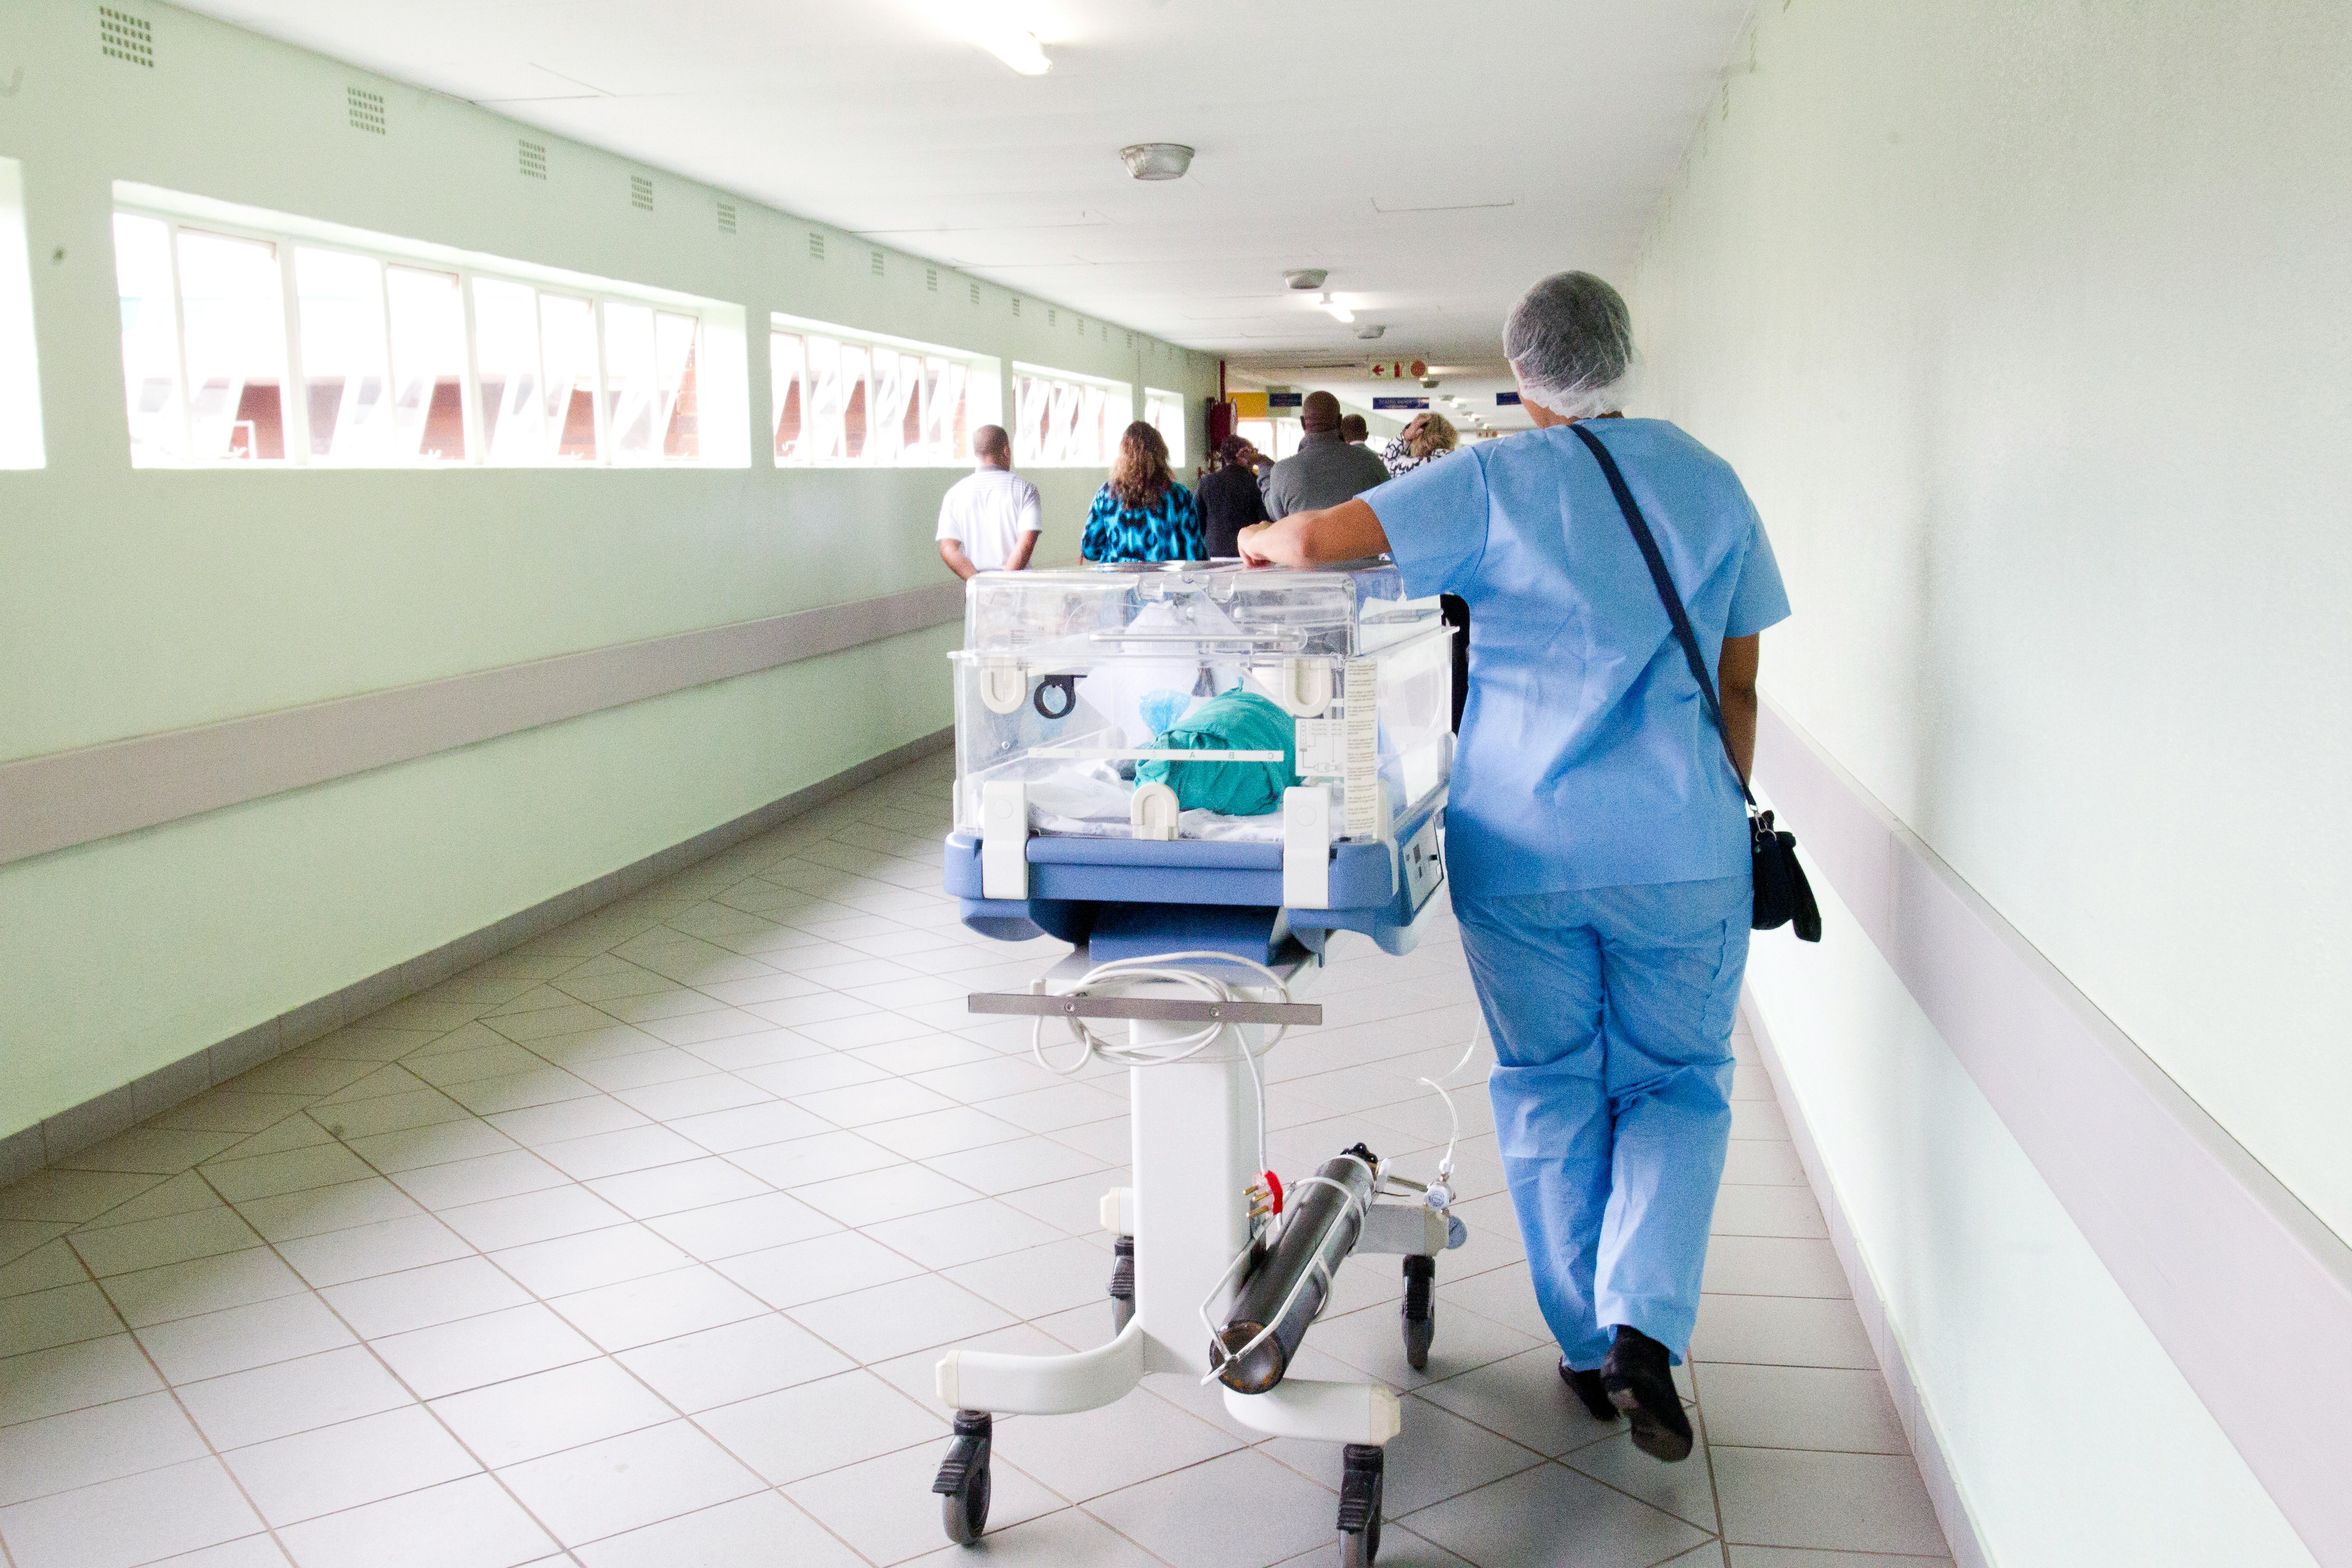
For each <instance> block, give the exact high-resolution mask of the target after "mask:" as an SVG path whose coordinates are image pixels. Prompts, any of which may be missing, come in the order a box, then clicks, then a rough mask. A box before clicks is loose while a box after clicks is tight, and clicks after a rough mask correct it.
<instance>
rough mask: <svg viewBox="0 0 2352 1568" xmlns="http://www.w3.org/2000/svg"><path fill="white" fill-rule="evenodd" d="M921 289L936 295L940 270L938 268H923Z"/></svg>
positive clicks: (938, 287) (938, 288) (938, 289)
mask: <svg viewBox="0 0 2352 1568" xmlns="http://www.w3.org/2000/svg"><path fill="white" fill-rule="evenodd" d="M923 288H924V289H925V290H926V291H927V292H929V293H932V294H936V293H938V292H939V291H940V269H939V268H936V267H926V268H923Z"/></svg>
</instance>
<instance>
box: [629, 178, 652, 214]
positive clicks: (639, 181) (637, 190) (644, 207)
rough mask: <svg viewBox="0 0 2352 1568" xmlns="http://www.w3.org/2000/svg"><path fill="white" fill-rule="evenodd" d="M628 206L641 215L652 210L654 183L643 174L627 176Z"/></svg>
mask: <svg viewBox="0 0 2352 1568" xmlns="http://www.w3.org/2000/svg"><path fill="white" fill-rule="evenodd" d="M629 205H631V206H633V207H635V208H636V209H637V210H638V211H639V212H641V213H649V212H651V211H653V210H654V183H653V182H652V181H651V180H649V179H647V178H646V176H644V175H643V174H631V175H630V176H629Z"/></svg>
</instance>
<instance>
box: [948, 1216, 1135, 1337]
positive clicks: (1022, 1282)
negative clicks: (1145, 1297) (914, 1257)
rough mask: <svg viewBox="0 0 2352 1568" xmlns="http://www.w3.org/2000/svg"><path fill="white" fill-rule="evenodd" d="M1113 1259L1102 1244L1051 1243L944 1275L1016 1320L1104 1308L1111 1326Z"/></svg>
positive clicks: (1094, 1241)
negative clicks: (1090, 1306) (1084, 1308)
mask: <svg viewBox="0 0 2352 1568" xmlns="http://www.w3.org/2000/svg"><path fill="white" fill-rule="evenodd" d="M1111 1263H1112V1258H1111V1255H1110V1253H1109V1251H1108V1249H1107V1248H1106V1247H1104V1246H1103V1245H1102V1242H1101V1240H1100V1239H1099V1238H1096V1237H1088V1238H1086V1239H1083V1240H1081V1239H1078V1238H1076V1237H1072V1238H1070V1239H1068V1240H1066V1241H1055V1242H1050V1243H1048V1244H1046V1245H1045V1246H1043V1247H1025V1248H1024V1249H1022V1250H1020V1251H1018V1252H1006V1253H1001V1254H999V1255H997V1256H996V1257H993V1258H982V1259H981V1260H979V1261H978V1262H974V1263H965V1264H961V1265H958V1266H956V1267H954V1268H945V1269H942V1270H940V1272H941V1273H942V1274H944V1275H945V1276H946V1278H948V1279H951V1280H953V1281H954V1282H955V1283H957V1284H959V1285H961V1286H962V1287H963V1288H964V1289H967V1290H969V1291H971V1293H972V1294H973V1295H975V1296H978V1297H980V1298H982V1300H987V1301H992V1302H993V1303H995V1304H996V1305H997V1306H1000V1307H1002V1308H1003V1309H1004V1310H1006V1311H1008V1312H1011V1313H1012V1314H1013V1316H1014V1317H1016V1318H1042V1317H1045V1316H1048V1315H1049V1314H1052V1313H1055V1312H1062V1311H1067V1310H1070V1309H1072V1308H1076V1307H1082V1306H1087V1305H1088V1304H1099V1305H1100V1307H1101V1310H1102V1312H1103V1315H1104V1321H1106V1322H1107V1321H1109V1311H1110V1303H1109V1289H1110V1270H1111Z"/></svg>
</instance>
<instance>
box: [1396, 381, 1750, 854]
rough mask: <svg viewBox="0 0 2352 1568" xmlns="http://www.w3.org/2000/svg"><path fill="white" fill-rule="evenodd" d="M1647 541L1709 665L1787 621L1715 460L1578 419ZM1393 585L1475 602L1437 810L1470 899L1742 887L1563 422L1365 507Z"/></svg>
mask: <svg viewBox="0 0 2352 1568" xmlns="http://www.w3.org/2000/svg"><path fill="white" fill-rule="evenodd" d="M1588 428H1590V429H1591V431H1592V433H1593V434H1594V435H1596V436H1598V437H1601V441H1602V443H1603V444H1604V445H1606V446H1607V447H1608V448H1609V451H1610V455H1611V456H1612V457H1614V458H1616V459H1617V465H1618V467H1619V468H1622V469H1623V470H1624V473H1625V479H1626V483H1627V484H1628V485H1630V486H1631V487H1632V489H1633V499H1634V500H1636V501H1637V502H1639V503H1640V505H1641V508H1642V515H1643V517H1644V518H1645V519H1646V520H1648V521H1649V524H1650V531H1651V532H1652V533H1654V534H1655V535H1656V536H1657V541H1658V549H1659V551H1660V552H1662V553H1663V554H1664V557H1665V561H1666V566H1667V568H1668V570H1669V571H1670V572H1671V573H1672V574H1673V575H1674V580H1675V587H1676V589H1678V590H1679V591H1680V592H1681V594H1682V596H1683V604H1684V606H1685V608H1686V609H1687V610H1688V611H1689V614H1690V621H1691V629H1692V630H1693V631H1694V632H1696V634H1697V636H1698V645H1699V650H1700V652H1701V653H1703V654H1704V655H1705V656H1706V661H1707V667H1708V668H1709V670H1710V671H1712V670H1713V669H1714V668H1715V666H1716V664H1717V661H1718V659H1719V658H1720V657H1721V653H1722V646H1723V639H1724V638H1726V637H1746V636H1748V635H1749V634H1750V633H1753V632H1759V631H1762V630H1763V629H1764V628H1765V627H1766V626H1771V625H1772V624H1773V623H1775V622H1777V621H1780V620H1783V619H1786V618H1787V616H1788V614H1789V598H1788V595H1787V593H1786V592H1785V591H1784V590H1783V589H1782V587H1781V585H1780V568H1779V567H1778V566H1776V565H1775V564H1774V563H1773V560H1772V546H1771V543H1770V542H1769V540H1767V539H1766V538H1765V537H1764V525H1763V523H1762V522H1761V521H1759V519H1758V518H1757V515H1756V508H1755V506H1754V505H1753V504H1752V503H1750V502H1749V500H1748V492H1747V491H1746V490H1745V489H1741V488H1740V484H1739V479H1738V476H1736V475H1735V474H1733V473H1732V471H1731V466H1730V465H1729V464H1727V463H1726V462H1725V461H1724V460H1723V459H1722V458H1718V457H1717V456H1716V455H1715V454H1714V453H1712V452H1710V451H1708V450H1707V449H1706V447H1702V446H1700V445H1699V444H1698V443H1697V442H1696V441H1695V440H1693V439H1692V438H1691V437H1689V436H1688V435H1686V434H1685V433H1684V432H1683V431H1682V430H1680V429H1678V428H1677V427H1675V426H1673V425H1671V424H1668V423H1667V422H1666V421H1664V420H1663V419H1601V420H1595V421H1592V422H1591V424H1590V425H1589V426H1588ZM1362 499H1363V500H1365V501H1366V502H1367V503H1369V504H1370V507H1371V509H1372V510H1373V511H1374V512H1375V513H1377V514H1378V515H1379V517H1380V520H1381V528H1382V529H1383V530H1385V531H1386V532H1387V533H1388V536H1389V545H1390V548H1391V552H1393V554H1394V556H1395V559H1396V563H1397V567H1398V569H1399V571H1400V572H1401V573H1402V575H1403V578H1404V585H1405V591H1406V592H1407V593H1409V594H1411V595H1413V596H1414V597H1422V596H1423V595H1431V594H1440V593H1444V594H1458V595H1461V596H1462V597H1463V598H1464V599H1465V600H1466V601H1468V603H1469V605H1470V696H1469V702H1468V705H1467V706H1466V707H1465V710H1463V714H1462V736H1461V742H1460V746H1459V748H1458V749H1457V751H1456V752H1455V753H1454V780H1453V788H1452V792H1451V796H1450V803H1449V804H1448V805H1447V807H1446V855H1445V858H1446V867H1447V870H1448V873H1449V875H1450V876H1451V877H1452V879H1453V881H1454V892H1455V894H1456V895H1457V896H1460V897H1464V898H1501V897H1508V896H1512V895H1517V894H1522V893H1555V892H1570V891H1575V890H1577V889H1585V888H1606V887H1627V886H1637V885H1642V884H1647V883H1653V882H1682V881H1696V880H1698V879H1702V878H1711V877H1731V876H1745V875H1746V874H1747V872H1748V826H1747V814H1746V812H1745V809H1744V807H1743V805H1742V803H1741V800H1740V796H1739V781H1738V776H1737V775H1736V774H1734V773H1732V771H1731V764H1730V763H1729V761H1728V760H1727V758H1726V757H1725V756H1724V754H1723V743H1722V742H1721V741H1719V740H1718V739H1717V737H1716V733H1715V726H1714V724H1713V722H1712V721H1710V720H1709V719H1708V718H1707V713H1706V702H1705V701H1704V700H1702V699H1701V698H1700V696H1699V690H1698V683H1697V682H1696V681H1695V680H1693V679H1691V673H1690V667H1689V665H1688V664H1687V663H1686V662H1685V659H1684V658H1683V653H1682V649H1681V647H1679V646H1678V645H1677V644H1676V642H1675V635H1674V624H1673V622H1671V621H1670V620H1668V619H1667V616H1666V611H1665V606H1664V605H1661V604H1660V603H1659V602H1658V594H1657V589H1656V588H1655V587H1654V585H1653V584H1651V581H1650V574H1649V569H1648V568H1647V567H1646V566H1644V565H1643V562H1642V552H1641V549H1640V547H1639V546H1638V545H1636V544H1635V543H1634V542H1633V533H1632V531H1630V530H1628V529H1627V528H1626V526H1625V518H1624V514H1623V513H1622V511H1620V510H1618V507H1617V501H1616V498H1615V497H1614V496H1612V494H1611V493H1610V489H1609V481H1608V479H1606V478H1605V477H1603V476H1602V474H1601V466H1600V464H1599V463H1598V462H1597V461H1595V459H1594V458H1593V456H1592V454H1591V452H1589V451H1587V450H1586V449H1585V447H1584V444H1583V443H1582V442H1581V441H1580V440H1579V439H1578V438H1577V437H1576V434H1575V432H1573V431H1571V430H1570V429H1569V428H1567V427H1566V426H1554V427H1553V428H1551V429H1549V430H1530V431H1528V432H1526V433H1524V434H1521V435H1517V436H1510V437H1503V438H1502V439H1499V440H1492V441H1481V442H1479V443H1478V444H1477V445H1475V446H1474V447H1466V448H1465V449H1464V450H1462V451H1460V452H1457V453H1455V454H1454V455H1453V456H1451V457H1448V458H1441V459H1440V460H1438V461H1436V462H1433V463H1428V464H1424V465H1423V466H1422V467H1421V468H1416V469H1414V470H1413V471H1412V472H1411V473H1409V474H1406V475H1404V476H1403V477H1402V478H1400V479H1392V480H1391V481H1390V482H1389V483H1387V484H1385V485H1382V486H1381V487H1380V488H1379V489H1373V490H1369V491H1367V492H1365V494H1364V496H1363V498H1362Z"/></svg>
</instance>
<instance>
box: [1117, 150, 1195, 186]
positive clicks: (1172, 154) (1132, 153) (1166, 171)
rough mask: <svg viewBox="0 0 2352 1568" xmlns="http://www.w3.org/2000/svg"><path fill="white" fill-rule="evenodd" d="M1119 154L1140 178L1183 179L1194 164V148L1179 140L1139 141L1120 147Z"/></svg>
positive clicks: (1130, 169)
mask: <svg viewBox="0 0 2352 1568" xmlns="http://www.w3.org/2000/svg"><path fill="white" fill-rule="evenodd" d="M1118 156H1119V160H1120V162H1122V163H1125V164H1126V165H1127V172H1128V173H1129V174H1131V175H1133V176H1134V177H1135V178H1137V179H1139V180H1181V179H1182V178H1183V177H1184V171H1185V170H1187V169H1189V168H1191V167H1192V149H1191V148H1190V147H1187V146H1185V145H1183V144H1182V143H1181V142H1137V143H1136V144H1135V145H1134V146H1132V147H1122V148H1120V149H1119V150H1118Z"/></svg>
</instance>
